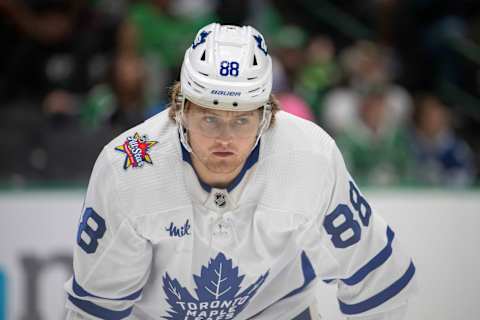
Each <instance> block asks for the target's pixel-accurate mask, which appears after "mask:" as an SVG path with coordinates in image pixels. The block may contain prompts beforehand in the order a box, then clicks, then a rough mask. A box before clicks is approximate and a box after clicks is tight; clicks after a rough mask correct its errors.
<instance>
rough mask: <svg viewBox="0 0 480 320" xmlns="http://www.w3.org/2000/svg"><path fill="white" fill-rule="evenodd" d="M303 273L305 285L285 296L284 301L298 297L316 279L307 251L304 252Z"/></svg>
mask: <svg viewBox="0 0 480 320" xmlns="http://www.w3.org/2000/svg"><path fill="white" fill-rule="evenodd" d="M302 271H303V278H304V280H303V285H302V286H300V287H298V288H296V289H294V290H293V291H291V292H290V293H288V294H287V295H286V296H284V297H283V298H282V299H285V298H289V297H291V296H293V295H296V294H297V293H299V292H302V291H303V290H304V289H305V288H306V287H307V286H308V285H309V284H310V282H312V281H313V279H315V277H316V274H315V270H314V269H313V266H312V263H311V262H310V259H308V256H307V254H306V253H305V251H303V252H302Z"/></svg>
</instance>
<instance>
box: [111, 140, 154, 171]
mask: <svg viewBox="0 0 480 320" xmlns="http://www.w3.org/2000/svg"><path fill="white" fill-rule="evenodd" d="M157 143H158V141H149V140H148V138H147V136H146V135H142V136H140V135H139V134H138V133H135V134H134V135H133V136H129V137H127V139H126V140H125V142H124V143H123V144H122V145H120V146H117V147H115V150H117V151H120V152H121V153H123V154H124V155H125V162H124V163H123V169H125V170H127V169H128V168H130V167H132V168H142V167H143V165H144V164H145V163H149V164H153V162H152V158H151V157H150V154H149V153H148V152H149V151H150V148H151V147H153V146H154V145H156V144H157Z"/></svg>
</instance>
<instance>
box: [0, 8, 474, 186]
mask: <svg viewBox="0 0 480 320" xmlns="http://www.w3.org/2000/svg"><path fill="white" fill-rule="evenodd" d="M0 17H1V18H0V39H1V41H2V50H0V112H1V117H0V131H1V133H2V137H3V138H2V142H1V148H2V157H0V181H1V182H2V183H3V184H6V185H14V186H23V185H28V184H31V183H36V182H45V181H48V182H50V183H55V182H79V183H84V182H85V181H86V179H88V176H89V174H90V171H91V168H92V166H93V162H94V161H95V158H96V156H97V155H98V153H99V152H100V150H101V148H102V147H103V145H105V144H106V143H107V142H108V141H109V140H111V139H112V138H113V137H114V136H116V135H118V134H119V133H120V132H122V131H124V130H126V129H128V128H130V127H132V126H134V125H136V124H138V123H140V122H142V121H143V120H145V119H146V118H148V117H150V116H152V115H154V114H156V113H158V112H160V111H162V110H164V109H165V108H166V107H167V103H168V87H169V86H170V85H171V84H172V82H173V81H175V80H178V76H179V69H180V64H181V61H182V59H183V54H184V51H185V48H186V47H187V46H189V45H190V43H191V41H192V40H193V39H194V37H195V32H196V31H197V30H198V29H199V28H200V27H201V26H203V25H205V24H207V23H209V22H214V21H216V22H220V23H223V24H237V25H241V24H250V25H253V26H255V27H256V28H257V29H258V30H260V31H261V32H262V33H263V34H264V35H265V37H266V41H267V44H268V45H269V48H268V49H269V51H270V54H271V55H272V58H273V60H274V83H273V92H274V93H275V94H276V96H277V98H278V99H279V101H280V104H281V106H282V108H283V109H284V110H285V111H287V112H290V113H293V114H295V115H297V116H300V117H303V118H305V119H308V120H311V121H314V122H317V123H318V124H319V125H321V126H322V127H323V128H324V129H325V130H326V131H327V132H328V133H329V134H331V135H332V136H333V137H335V139H336V141H337V143H338V145H339V146H340V149H341V150H342V152H343V154H344V157H345V161H346V162H347V165H348V167H349V169H350V171H351V173H352V175H353V176H354V177H356V179H357V180H358V182H359V183H360V184H363V185H369V186H378V187H383V186H430V187H451V188H464V187H471V186H473V185H475V184H476V183H478V182H479V180H480V179H479V177H480V175H479V170H478V169H479V168H480V166H479V164H480V130H479V129H478V128H479V124H480V68H479V66H480V2H478V1H476V0H457V1H449V0H435V1H434V0H364V1H347V0H338V1H334V0H330V1H326V0H325V1H324V0H315V1H314V0H299V1H285V0H250V1H233V0H175V1H173V0H0Z"/></svg>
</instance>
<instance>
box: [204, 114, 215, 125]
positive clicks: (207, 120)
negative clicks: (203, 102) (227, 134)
mask: <svg viewBox="0 0 480 320" xmlns="http://www.w3.org/2000/svg"><path fill="white" fill-rule="evenodd" d="M202 122H203V123H204V124H205V125H208V126H216V125H217V124H218V122H219V120H218V118H217V117H214V116H204V117H203V118H202Z"/></svg>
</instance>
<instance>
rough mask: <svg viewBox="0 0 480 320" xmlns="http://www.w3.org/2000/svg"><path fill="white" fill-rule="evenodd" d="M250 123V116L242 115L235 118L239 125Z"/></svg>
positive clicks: (236, 123)
mask: <svg viewBox="0 0 480 320" xmlns="http://www.w3.org/2000/svg"><path fill="white" fill-rule="evenodd" d="M249 123H250V119H249V118H248V117H241V118H236V119H235V125H237V126H244V125H247V124H249Z"/></svg>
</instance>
